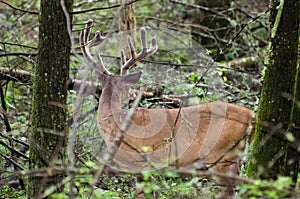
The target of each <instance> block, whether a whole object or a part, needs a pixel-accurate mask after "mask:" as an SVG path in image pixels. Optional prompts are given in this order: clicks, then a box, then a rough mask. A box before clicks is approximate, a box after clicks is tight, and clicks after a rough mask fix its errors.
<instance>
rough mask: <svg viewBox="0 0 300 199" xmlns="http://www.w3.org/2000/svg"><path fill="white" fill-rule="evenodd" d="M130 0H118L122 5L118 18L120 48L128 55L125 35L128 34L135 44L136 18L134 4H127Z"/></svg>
mask: <svg viewBox="0 0 300 199" xmlns="http://www.w3.org/2000/svg"><path fill="white" fill-rule="evenodd" d="M128 2H130V0H119V3H120V4H121V5H122V8H121V12H120V20H119V31H120V48H121V49H122V50H124V52H125V56H126V57H127V58H128V57H129V56H130V50H129V47H128V43H127V35H130V36H131V38H132V41H133V44H134V46H135V32H136V18H135V4H134V3H132V4H130V5H128V4H127V3H128Z"/></svg>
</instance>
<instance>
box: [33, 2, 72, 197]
mask: <svg viewBox="0 0 300 199" xmlns="http://www.w3.org/2000/svg"><path fill="white" fill-rule="evenodd" d="M64 2H65V8H66V10H68V12H69V13H70V12H72V5H73V1H72V0H65V1H64ZM60 3H61V0H52V1H47V0H41V4H40V17H39V23H40V26H39V46H38V54H37V65H36V67H35V76H34V85H33V107H32V121H31V127H32V131H31V133H30V154H29V157H30V162H29V167H30V169H38V168H43V167H53V166H61V165H62V164H64V156H65V145H66V137H67V126H66V117H67V104H66V99H67V79H68V74H69V59H70V48H71V42H70V37H69V34H68V31H67V25H70V24H67V21H66V16H65V13H64V11H63V9H62V8H63V7H62V6H61V4H60ZM70 19H72V16H70ZM62 178H63V176H62V175H58V176H57V175H52V176H51V174H49V173H48V176H47V177H44V178H41V177H37V176H33V177H31V178H30V179H29V185H28V197H29V198H33V197H35V198H40V197H41V194H43V192H44V190H45V189H46V188H49V186H51V185H57V183H59V182H61V180H62ZM57 191H60V188H59V186H58V189H57Z"/></svg>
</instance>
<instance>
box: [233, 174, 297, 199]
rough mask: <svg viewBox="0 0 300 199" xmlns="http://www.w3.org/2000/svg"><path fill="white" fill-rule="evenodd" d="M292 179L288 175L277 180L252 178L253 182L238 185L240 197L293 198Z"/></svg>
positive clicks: (253, 198) (294, 193) (294, 195)
mask: <svg viewBox="0 0 300 199" xmlns="http://www.w3.org/2000/svg"><path fill="white" fill-rule="evenodd" d="M292 185H293V181H292V179H291V178H289V177H279V178H278V179H277V180H275V181H273V180H270V181H266V180H254V181H253V184H243V185H241V186H239V187H238V190H239V194H240V197H242V198H251V199H255V198H272V199H279V198H294V197H296V195H297V194H299V193H296V192H294V190H293V189H292V188H291V187H292Z"/></svg>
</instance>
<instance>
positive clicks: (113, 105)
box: [98, 76, 121, 118]
mask: <svg viewBox="0 0 300 199" xmlns="http://www.w3.org/2000/svg"><path fill="white" fill-rule="evenodd" d="M113 78H115V77H113V76H108V77H107V81H106V82H108V83H107V84H103V85H104V86H103V88H102V94H101V96H100V100H99V105H98V115H99V117H100V118H107V117H110V116H113V115H114V114H116V113H119V112H121V100H120V97H119V96H120V89H118V88H117V85H116V83H114V82H117V80H115V79H113Z"/></svg>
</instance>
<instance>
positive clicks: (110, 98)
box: [80, 20, 253, 173]
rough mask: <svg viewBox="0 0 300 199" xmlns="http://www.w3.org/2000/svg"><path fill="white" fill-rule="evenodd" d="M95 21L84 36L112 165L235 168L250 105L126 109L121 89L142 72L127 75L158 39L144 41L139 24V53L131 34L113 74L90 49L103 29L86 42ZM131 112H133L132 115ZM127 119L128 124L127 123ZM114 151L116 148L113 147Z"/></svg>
mask: <svg viewBox="0 0 300 199" xmlns="http://www.w3.org/2000/svg"><path fill="white" fill-rule="evenodd" d="M91 25H92V20H89V21H88V22H87V24H86V27H85V29H84V30H83V31H82V32H81V35H80V44H81V48H82V52H83V54H84V55H85V56H86V58H87V60H88V61H89V63H90V64H93V66H94V69H95V70H96V73H97V75H98V78H99V81H100V83H101V85H102V95H101V97H100V101H99V107H98V122H99V130H100V131H101V134H102V137H103V139H104V140H105V143H106V145H107V148H108V151H109V152H110V154H112V155H111V156H110V158H106V159H110V161H112V162H114V167H115V168H118V169H121V170H125V171H129V172H140V171H142V170H144V169H148V170H149V169H159V168H162V167H165V166H176V167H184V166H189V165H194V163H195V162H196V161H199V160H200V161H201V162H203V164H204V165H206V166H207V167H208V168H209V169H210V170H213V171H215V172H219V173H237V172H238V159H239V158H240V156H241V155H242V153H243V149H244V145H245V142H240V141H241V140H245V139H244V138H245V137H246V132H247V129H248V127H249V126H250V124H251V122H252V118H253V112H252V111H251V110H249V109H247V108H244V107H240V106H236V105H233V104H229V103H223V102H212V103H207V104H202V105H196V106H191V107H185V108H179V109H145V108H133V109H127V110H125V109H122V107H121V93H122V92H124V91H128V88H127V87H128V86H129V85H133V84H135V83H136V82H138V80H139V78H140V76H141V71H140V70H136V71H135V72H132V73H129V74H127V72H128V70H129V69H131V68H132V67H134V65H135V63H136V62H138V61H140V60H141V59H143V58H145V57H147V56H149V55H152V54H154V53H155V52H156V50H157V44H156V39H155V38H152V41H151V46H150V48H147V45H146V30H145V29H144V28H141V29H140V34H141V44H142V50H141V52H140V53H139V54H136V52H135V49H134V47H133V44H132V41H131V38H130V37H128V43H129V48H130V51H131V58H130V59H129V60H126V58H125V56H124V52H121V62H122V68H121V75H114V74H112V73H110V72H109V71H108V70H107V69H106V68H105V67H104V65H103V62H102V60H101V57H100V58H99V59H100V60H99V61H98V63H97V62H96V61H95V60H94V59H93V57H92V56H91V54H90V52H89V48H90V47H92V46H96V45H97V44H99V43H101V42H102V41H103V40H105V37H103V36H102V35H101V34H100V33H99V32H97V33H96V36H95V37H94V39H92V40H91V41H88V38H89V33H90V28H91ZM131 113H132V114H131ZM124 124H125V125H124ZM112 151H113V152H112Z"/></svg>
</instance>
